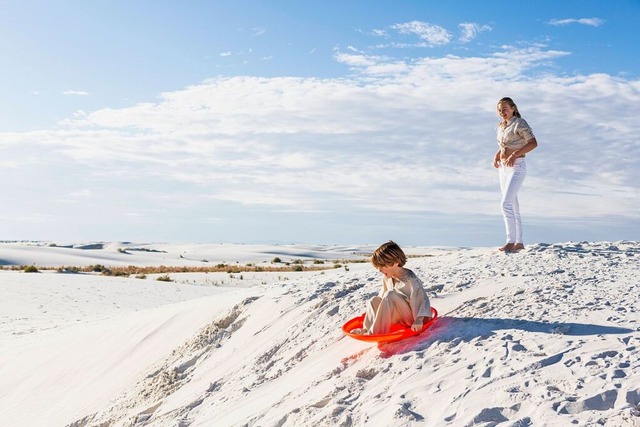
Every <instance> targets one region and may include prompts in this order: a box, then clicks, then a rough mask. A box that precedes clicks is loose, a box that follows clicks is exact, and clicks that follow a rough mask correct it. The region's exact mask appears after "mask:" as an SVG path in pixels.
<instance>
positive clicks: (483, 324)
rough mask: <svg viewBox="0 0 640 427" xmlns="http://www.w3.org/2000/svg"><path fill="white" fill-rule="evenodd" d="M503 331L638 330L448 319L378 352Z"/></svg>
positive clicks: (575, 333)
mask: <svg viewBox="0 0 640 427" xmlns="http://www.w3.org/2000/svg"><path fill="white" fill-rule="evenodd" d="M501 330H521V331H524V332H531V333H544V334H554V335H558V336H562V335H564V336H589V335H613V334H629V333H633V332H636V331H637V330H635V329H629V328H622V327H617V326H606V325H594V324H587V323H572V322H538V321H532V320H522V319H498V318H477V317H453V316H445V317H441V318H438V319H437V320H436V322H434V325H433V326H432V327H431V328H430V329H427V331H425V332H424V333H423V334H421V335H418V336H416V337H412V338H409V339H406V340H402V341H396V342H391V343H386V344H379V345H378V349H379V350H380V352H381V353H383V356H392V355H394V354H401V353H407V352H411V351H420V350H424V349H426V348H428V347H429V346H430V345H431V344H432V343H434V342H452V341H454V340H455V341H459V342H462V341H465V342H470V341H471V340H473V339H475V338H489V337H490V336H492V335H495V334H496V332H497V331H501Z"/></svg>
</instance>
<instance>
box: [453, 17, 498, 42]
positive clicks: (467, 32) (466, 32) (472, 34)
mask: <svg viewBox="0 0 640 427" xmlns="http://www.w3.org/2000/svg"><path fill="white" fill-rule="evenodd" d="M458 28H459V29H460V41H461V42H463V43H468V42H470V41H471V40H473V39H475V38H476V37H477V36H478V34H480V33H482V32H485V31H491V30H492V28H491V27H490V26H489V25H480V24H476V23H473V22H463V23H461V24H458Z"/></svg>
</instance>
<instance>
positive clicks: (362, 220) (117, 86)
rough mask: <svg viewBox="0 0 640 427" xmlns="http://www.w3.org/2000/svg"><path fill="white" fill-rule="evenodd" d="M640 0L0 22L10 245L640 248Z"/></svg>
mask: <svg viewBox="0 0 640 427" xmlns="http://www.w3.org/2000/svg"><path fill="white" fill-rule="evenodd" d="M639 18H640V2H638V1H616V2H605V1H562V2H558V1H535V2H525V1H512V2H497V1H483V2H479V1H471V0H463V1H457V2H450V1H348V2H347V1H323V2H304V1H298V2H294V1H242V0H240V1H233V2H222V1H189V2H178V1H134V2H132V1H120V0H112V1H91V2H87V1H79V0H68V1H56V0H50V1H29V0H26V1H0V51H1V53H2V57H3V62H2V67H0V94H1V95H2V97H1V99H2V102H0V185H1V186H2V189H3V203H2V206H3V207H2V210H0V239H5V240H16V239H17V240H21V239H30V240H54V241H55V240H57V241H62V240H63V241H95V240H107V241H116V240H125V241H153V242H159V241H170V242H245V243H253V242H259V243H263V242H273V243H311V244H350V243H353V244H356V243H357V244H361V243H378V242H383V241H386V240H388V239H394V240H396V241H398V242H399V243H401V244H404V245H453V246H493V245H496V246H497V245H499V244H501V243H502V242H503V241H504V229H503V228H504V227H503V224H502V219H501V216H500V212H499V199H500V195H499V188H498V179H497V172H496V171H495V170H494V169H493V167H492V166H491V160H492V157H493V154H494V153H495V151H496V149H497V145H496V142H495V125H496V123H497V121H498V119H497V117H496V114H495V104H496V101H497V100H498V99H499V98H501V97H503V96H511V97H512V98H514V100H515V101H516V102H517V103H518V106H519V108H520V111H521V112H522V114H523V117H524V118H525V119H527V121H528V122H529V123H530V124H531V126H532V127H533V130H534V133H535V134H536V136H537V139H538V142H539V147H538V148H537V149H536V150H535V151H534V152H533V153H531V155H529V156H528V157H527V165H528V173H529V175H528V177H527V179H526V181H525V184H524V186H523V188H522V190H521V194H520V204H521V209H522V211H523V216H524V223H525V243H534V242H559V241H568V240H573V241H583V240H589V241H594V240H612V241H615V240H622V239H627V240H638V239H640V236H639V234H640V219H639V218H640V203H638V200H639V191H638V182H640V179H639V178H640V176H639V175H640V174H639V173H638V170H639V169H640V143H639V140H638V132H637V130H636V126H635V123H636V122H637V118H638V117H640V78H639V72H638V70H640V59H639V58H640V52H639V50H640V49H639V48H638V45H637V43H636V41H637V40H640V30H638V25H637V22H638V19H639Z"/></svg>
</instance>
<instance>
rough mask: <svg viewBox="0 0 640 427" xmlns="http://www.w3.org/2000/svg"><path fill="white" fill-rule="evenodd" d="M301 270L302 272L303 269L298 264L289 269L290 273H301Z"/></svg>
mask: <svg viewBox="0 0 640 427" xmlns="http://www.w3.org/2000/svg"><path fill="white" fill-rule="evenodd" d="M302 270H304V269H303V268H302V266H301V265H299V264H296V265H294V266H293V267H291V271H302Z"/></svg>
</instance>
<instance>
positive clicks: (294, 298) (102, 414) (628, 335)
mask: <svg viewBox="0 0 640 427" xmlns="http://www.w3.org/2000/svg"><path fill="white" fill-rule="evenodd" d="M63 246H64V247H63ZM127 248H128V249H127ZM131 248H134V250H131ZM373 248H374V247H373V246H363V247H359V246H354V247H346V246H343V247H337V246H336V247H314V246H303V245H286V246H280V245H277V246H276V245H226V244H225V245H172V244H129V243H117V244H116V243H100V244H91V245H90V246H86V245H73V244H71V245H62V244H60V245H58V246H51V245H49V244H40V243H33V242H32V243H27V242H14V243H10V242H7V243H2V244H0V264H3V265H31V264H33V265H38V266H56V265H66V266H70V265H91V264H96V263H101V264H106V265H131V264H136V265H161V264H162V265H191V266H195V265H202V264H206V263H214V262H227V263H234V262H238V263H246V262H254V263H258V262H270V260H271V259H272V258H274V257H276V256H277V257H280V258H282V259H283V261H291V260H295V259H306V260H313V259H325V260H327V259H328V260H334V259H340V260H347V259H351V260H356V259H363V258H365V257H366V254H367V253H368V252H369V251H371V250H372V249H373ZM406 249H407V252H408V253H411V254H415V255H420V254H422V255H429V256H423V257H415V258H410V260H409V263H408V267H409V268H411V269H413V270H414V271H415V272H416V273H417V274H418V275H419V276H421V277H422V278H423V280H424V282H425V285H426V287H427V288H428V291H429V294H430V296H431V299H432V305H433V306H434V307H436V308H437V309H438V311H439V313H440V318H439V319H438V320H437V321H436V322H435V324H434V326H433V327H432V328H431V329H430V330H428V332H426V333H424V334H423V335H420V336H418V337H415V338H412V339H409V340H405V341H400V342H397V343H389V344H384V345H379V346H377V345H372V344H368V343H364V342H360V341H356V340H353V339H351V338H349V337H345V336H344V335H343V334H342V332H341V329H340V327H341V325H342V323H344V322H345V321H346V320H347V319H349V318H351V317H353V316H354V315H357V314H359V313H361V312H362V310H363V307H364V301H365V300H366V299H367V298H368V297H370V296H371V295H373V294H374V293H377V291H378V288H379V284H380V280H381V277H380V275H379V273H378V272H377V271H375V269H373V268H372V267H371V266H370V265H369V264H368V263H352V264H344V263H342V266H341V267H339V268H334V269H329V270H325V271H314V272H277V273H266V272H265V273H244V274H242V275H237V274H236V275H233V274H228V273H180V274H171V277H172V278H174V279H175V280H176V281H175V282H170V283H166V282H158V281H155V280H153V276H150V277H148V278H147V279H144V280H143V279H136V278H133V277H131V278H126V277H107V276H100V275H95V274H62V273H57V272H55V270H47V271H43V272H41V273H32V274H27V273H23V272H21V271H0V292H1V295H2V299H1V300H0V426H75V427H79V426H181V427H186V426H245V425H246V426H365V425H366V426H414V425H415V426H418V425H420V426H422V425H427V426H496V425H501V426H502V425H504V426H573V425H577V426H591V425H606V426H639V425H640V304H639V303H640V301H639V297H638V284H639V283H638V281H639V277H640V274H639V273H640V265H639V259H640V243H638V242H615V243H611V242H595V243H588V242H582V243H573V242H567V243H558V244H553V245H548V244H536V245H531V246H529V247H528V248H527V249H526V250H525V251H522V252H520V253H518V254H511V255H505V254H502V253H498V252H497V251H495V249H494V248H406ZM328 265H331V263H327V266H328Z"/></svg>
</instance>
